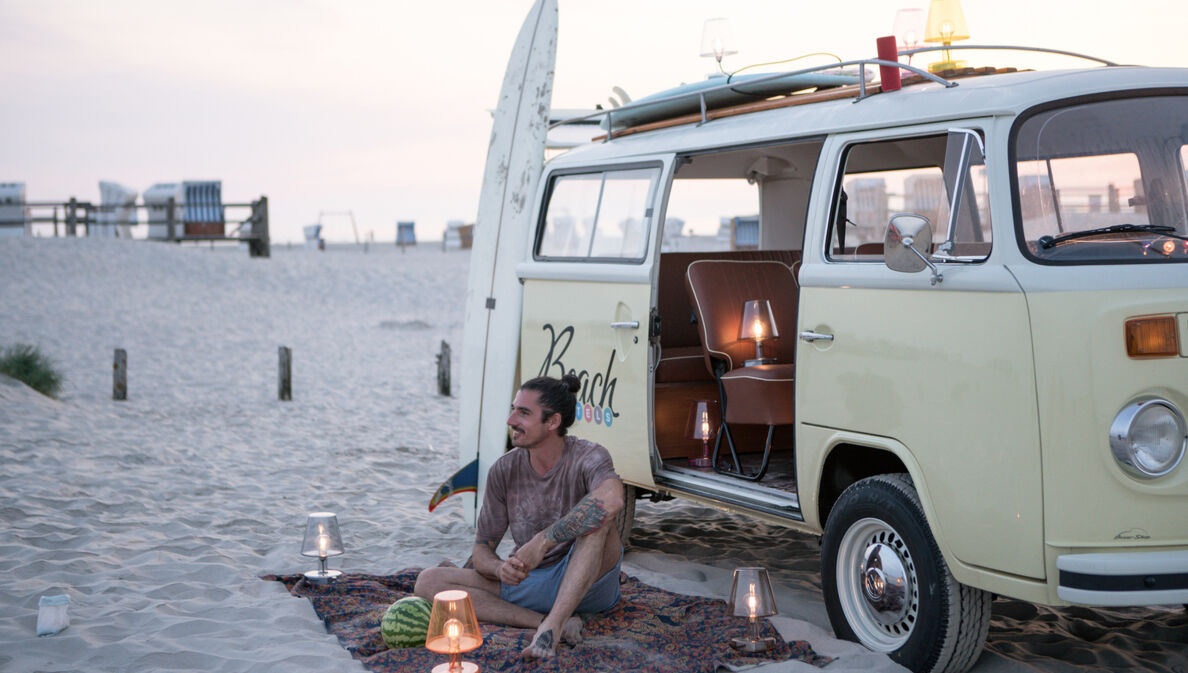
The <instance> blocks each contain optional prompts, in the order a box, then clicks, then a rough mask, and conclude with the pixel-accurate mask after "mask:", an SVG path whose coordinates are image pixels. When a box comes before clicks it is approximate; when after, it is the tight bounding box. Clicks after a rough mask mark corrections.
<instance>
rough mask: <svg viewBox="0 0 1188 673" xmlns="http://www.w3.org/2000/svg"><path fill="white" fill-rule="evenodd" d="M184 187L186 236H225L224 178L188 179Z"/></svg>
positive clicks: (183, 214)
mask: <svg viewBox="0 0 1188 673" xmlns="http://www.w3.org/2000/svg"><path fill="white" fill-rule="evenodd" d="M182 188H183V190H184V191H185V198H184V203H185V205H184V208H183V210H182V222H183V229H182V230H183V232H184V234H185V236H186V237H187V238H188V237H191V236H224V235H225V233H226V232H225V229H226V224H227V220H226V217H224V214H223V182H222V180H186V181H185V182H183V183H182Z"/></svg>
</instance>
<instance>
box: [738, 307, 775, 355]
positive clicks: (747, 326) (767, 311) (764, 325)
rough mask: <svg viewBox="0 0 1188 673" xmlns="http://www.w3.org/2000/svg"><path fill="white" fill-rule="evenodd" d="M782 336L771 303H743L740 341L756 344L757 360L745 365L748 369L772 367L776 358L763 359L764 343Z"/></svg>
mask: <svg viewBox="0 0 1188 673" xmlns="http://www.w3.org/2000/svg"><path fill="white" fill-rule="evenodd" d="M779 335H780V330H779V329H778V328H777V327H776V322H775V317H774V316H772V314H771V302H769V301H767V300H766V299H750V300H748V301H745V302H743V312H742V323H740V324H739V326H738V339H739V341H747V340H752V341H754V342H755V358H754V359H753V360H747V361H746V362H744V363H743V364H744V365H746V366H747V367H753V366H755V365H770V364H773V363H774V362H775V358H767V357H763V342H764V341H767V340H768V339H774V338H776V337H778V336H779Z"/></svg>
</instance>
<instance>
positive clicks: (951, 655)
mask: <svg viewBox="0 0 1188 673" xmlns="http://www.w3.org/2000/svg"><path fill="white" fill-rule="evenodd" d="M876 544H878V545H880V546H879V547H877V548H875V545H876ZM821 547H822V549H821V588H822V590H823V591H824V593H825V608H826V610H827V611H828V613H829V621H830V622H831V623H832V624H833V630H834V632H835V633H836V634H837V636H838V637H839V638H843V639H845V640H851V641H855V642H858V643H861V644H863V645H865V646H866V647H868V648H869V649H871V650H874V651H876V652H885V653H887V654H888V655H890V657H891V659H892V660H894V661H895V662H896V663H899V664H901V665H903V666H905V667H907V668H909V669H911V670H912V671H915V672H916V673H963V672H964V671H967V670H969V668H970V667H971V666H973V664H974V662H975V661H977V659H978V656H979V655H981V653H982V647H983V646H984V645H985V642H986V633H987V632H988V631H989V629H990V601H991V595H990V594H989V593H988V592H986V591H982V590H981V589H975V588H973V587H968V586H965V585H963V584H961V583H960V582H958V581H957V580H956V579H954V578H953V574H952V573H950V572H949V567H948V566H947V565H946V564H945V559H944V557H943V556H941V553H940V548H939V547H938V546H937V544H936V540H935V539H934V538H933V536H932V532H931V530H930V529H929V527H928V521H927V519H926V518H925V516H924V508H923V507H922V506H921V504H920V496H919V495H918V494H917V493H916V489H915V487H914V486H913V484H912V480H911V477H909V476H908V475H906V474H884V475H878V476H874V477H870V478H868V479H863V480H861V481H858V482H855V483H854V484H851V485H850V487H849V488H847V489H846V490H845V491H843V492H842V494H841V497H840V498H838V500H837V503H836V504H835V505H834V507H833V510H832V511H831V512H830V514H829V520H828V521H827V522H826V524H825V531H824V535H823V537H822V542H821ZM872 550H874V551H876V552H877V553H878V556H877V562H875V563H871V564H869V565H868V563H867V558H866V556H867V553H868V552H870V551H872ZM868 574H869V575H870V579H871V585H870V586H871V591H872V592H873V595H874V598H872V597H871V595H872V594H871V593H868V592H867V591H866V586H867V585H866V584H865V582H864V578H865V577H866V576H867V575H868ZM894 577H900V578H902V579H904V581H905V582H904V583H905V584H906V590H905V592H904V594H905V595H904V597H903V600H902V601H896V600H895V598H894V596H891V593H892V592H887V593H886V594H883V595H882V596H880V595H879V585H880V580H881V579H887V580H890V579H892V578H894ZM892 584H893V583H891V582H888V584H887V585H892ZM887 585H884V586H887ZM876 608H878V609H876Z"/></svg>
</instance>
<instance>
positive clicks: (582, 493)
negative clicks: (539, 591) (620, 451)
mask: <svg viewBox="0 0 1188 673" xmlns="http://www.w3.org/2000/svg"><path fill="white" fill-rule="evenodd" d="M564 439H565V448H564V449H563V450H562V452H561V460H559V461H557V464H556V465H554V466H553V469H551V470H549V471H548V473H547V474H545V475H544V476H541V475H539V474H537V473H536V470H534V469H532V465H531V464H530V462H529V460H528V451H527V450H525V449H522V448H515V449H512V450H511V451H509V452H507V453H505V454H503V455H502V456H500V457H499V459H498V460H496V461H495V464H494V465H492V466H491V470H490V471H489V472H488V473H487V490H486V493H485V494H484V495H483V509H482V511H480V512H479V518H478V525H477V527H476V528H477V530H476V532H475V542H476V543H477V544H489V543H492V542H494V543H496V544H497V543H498V542H499V541H501V540H502V539H503V536H504V534H505V533H507V531H508V529H509V528H510V529H511V534H512V539H513V540H515V542H516V549H519V548H520V547H521V546H523V545H524V544H525V543H527V542H528V541H529V540H531V539H532V538H533V536H535V535H536V534H537V533H539V532H540V531H542V530H544V529H546V528H548V527H549V526H551V525H553V524H554V523H556V521H557V520H558V519H560V518H561V517H562V516H564V515H566V514H568V513H569V510H571V509H573V506H574V505H576V504H578V501H580V500H581V499H582V498H584V497H586V494H587V493H589V492H590V491H592V490H594V489H595V488H596V487H597V486H598V485H599V484H601V483H602V482H604V481H606V480H607V479H610V478H611V477H618V475H617V474H615V466H614V464H613V463H612V462H611V457H610V452H608V451H607V450H606V449H605V448H603V446H602V445H601V444H595V443H594V442H590V441H586V440H584V439H578V438H576V437H574V436H572V435H566V436H565V437H564ZM572 545H573V542H566V543H564V544H560V545H557V547H555V548H554V549H550V550H549V551H548V552H547V553H546V554H545V557H544V559H543V560H541V562H540V567H542V568H544V567H548V566H551V565H553V564H554V563H556V562H558V561H560V560H561V559H562V558H564V557H565V555H566V554H567V553H569V548H570V547H571V546H572Z"/></svg>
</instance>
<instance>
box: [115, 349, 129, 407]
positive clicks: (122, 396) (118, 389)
mask: <svg viewBox="0 0 1188 673" xmlns="http://www.w3.org/2000/svg"><path fill="white" fill-rule="evenodd" d="M111 399H113V400H126V399H128V351H126V350H124V349H123V348H117V349H115V362H114V363H113V364H112V376H111Z"/></svg>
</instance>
